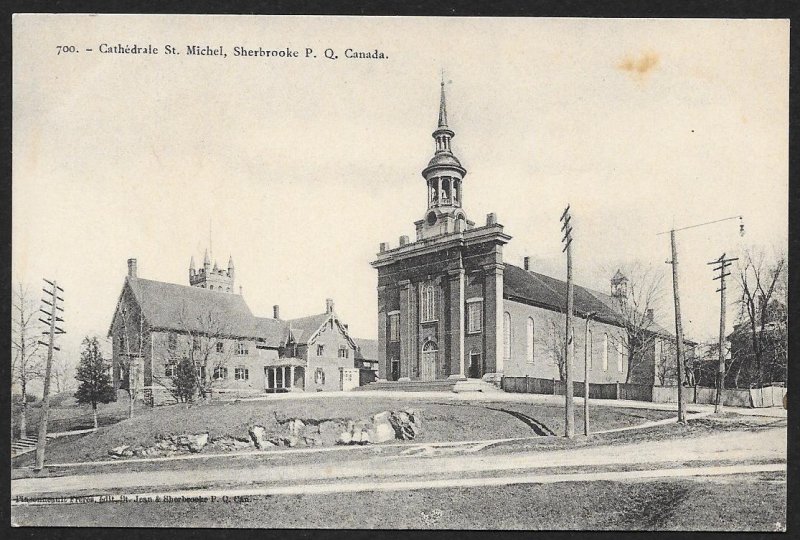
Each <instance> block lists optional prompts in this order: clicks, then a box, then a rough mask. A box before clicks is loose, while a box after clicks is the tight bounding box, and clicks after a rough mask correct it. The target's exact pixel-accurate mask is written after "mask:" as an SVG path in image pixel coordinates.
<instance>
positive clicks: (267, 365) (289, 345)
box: [108, 254, 360, 403]
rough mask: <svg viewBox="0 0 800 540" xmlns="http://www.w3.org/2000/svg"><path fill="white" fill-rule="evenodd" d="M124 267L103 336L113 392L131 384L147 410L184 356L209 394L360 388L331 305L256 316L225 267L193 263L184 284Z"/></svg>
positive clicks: (351, 350) (164, 393) (350, 346)
mask: <svg viewBox="0 0 800 540" xmlns="http://www.w3.org/2000/svg"><path fill="white" fill-rule="evenodd" d="M137 274H138V271H137V263H136V260H135V259H129V260H128V275H127V277H126V278H125V282H124V284H123V287H122V291H121V293H120V296H119V300H118V302H117V306H116V309H115V311H114V316H113V318H112V322H111V325H110V327H109V331H108V336H109V338H111V340H112V375H113V382H114V387H115V388H116V389H127V388H129V385H130V384H131V381H133V382H134V385H135V386H134V389H135V390H141V393H139V394H138V396H144V398H145V399H146V400H147V401H149V402H150V403H159V402H163V401H167V400H171V399H173V395H172V391H171V390H172V389H173V375H174V373H175V369H176V367H177V365H178V363H179V362H180V361H181V360H183V359H188V360H190V361H192V362H193V363H194V365H196V366H197V367H198V373H199V379H200V381H199V383H200V384H201V385H202V386H204V387H207V388H208V390H209V391H210V393H211V395H212V397H213V396H214V395H219V394H230V395H249V394H260V393H264V392H286V391H302V390H309V391H321V390H348V389H350V388H352V387H354V386H358V384H359V380H360V379H359V366H358V365H357V364H358V361H357V352H358V350H359V347H358V346H357V345H356V343H355V342H354V340H353V338H351V337H350V335H349V333H348V331H347V325H346V324H344V323H343V322H342V321H341V320H340V319H339V317H338V315H337V314H336V312H335V310H334V303H333V301H332V300H330V299H328V300H327V301H326V304H325V311H324V312H322V313H320V314H317V315H311V316H309V317H303V318H300V319H292V320H282V319H281V318H280V311H279V307H278V306H275V307H274V308H273V309H274V311H273V317H272V318H267V317H257V316H255V315H253V313H252V312H251V311H250V308H249V307H248V306H247V304H246V302H245V301H244V298H243V297H242V296H241V295H240V294H235V293H234V292H233V291H234V290H235V289H234V270H233V260H230V261H229V263H228V269H227V270H219V268H217V265H216V264H215V265H214V266H213V267H212V266H211V264H210V261H209V259H208V255H207V254H206V258H205V261H204V265H203V268H202V269H201V270H200V271H196V270H195V268H194V260H192V263H191V264H190V270H189V281H190V286H185V285H177V284H174V283H165V282H161V281H154V280H149V279H143V278H140V277H138V275H137Z"/></svg>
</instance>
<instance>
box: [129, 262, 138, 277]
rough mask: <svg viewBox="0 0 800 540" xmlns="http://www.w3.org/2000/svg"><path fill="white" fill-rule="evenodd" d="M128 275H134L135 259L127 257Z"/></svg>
mask: <svg viewBox="0 0 800 540" xmlns="http://www.w3.org/2000/svg"><path fill="white" fill-rule="evenodd" d="M128 277H137V276H136V259H128Z"/></svg>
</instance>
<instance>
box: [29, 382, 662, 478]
mask: <svg viewBox="0 0 800 540" xmlns="http://www.w3.org/2000/svg"><path fill="white" fill-rule="evenodd" d="M408 407H413V408H415V409H417V410H418V411H421V413H422V419H423V424H422V425H423V430H424V431H423V434H422V436H421V438H420V439H418V440H421V441H424V442H442V441H463V440H477V439H498V438H511V437H531V436H534V435H536V434H537V433H536V432H537V431H540V432H541V430H542V429H547V430H549V431H552V432H554V433H556V434H562V433H563V429H564V427H563V422H564V412H563V408H562V407H559V406H553V405H544V404H535V403H509V402H502V403H501V402H497V403H494V402H484V401H481V402H463V401H459V402H454V401H450V400H447V399H441V400H437V399H421V400H416V401H413V402H410V401H407V400H393V399H391V398H384V397H375V396H366V397H365V396H363V395H354V396H336V397H331V398H330V399H290V400H286V399H283V400H274V401H270V400H265V401H250V402H212V403H209V404H196V405H191V406H187V405H171V406H166V407H157V408H155V409H142V410H139V411H137V413H136V415H135V417H134V418H132V419H130V420H123V421H121V422H119V423H116V424H113V425H109V426H106V427H103V428H101V429H100V430H98V431H97V432H96V433H91V434H88V435H85V436H80V437H71V438H69V439H64V440H54V441H52V442H51V443H49V444H48V450H47V452H48V453H47V461H48V462H49V463H64V462H75V461H88V460H97V459H110V458H109V456H108V449H109V448H113V447H115V446H120V445H123V444H127V445H136V444H144V445H149V444H153V442H154V441H155V438H156V436H157V435H159V434H182V433H200V432H206V431H207V432H209V433H210V435H211V436H212V437H215V436H222V435H231V436H241V437H246V436H247V428H248V426H249V425H253V424H261V425H264V426H265V427H267V428H268V429H269V428H270V427H271V426H274V425H275V424H276V415H277V417H279V418H281V419H288V418H301V419H314V420H317V421H319V420H324V419H342V418H353V419H360V418H364V419H366V418H369V417H370V416H372V415H374V414H376V413H378V412H381V411H385V410H398V409H403V408H408ZM673 415H674V413H672V412H669V411H653V410H646V409H622V408H614V407H597V408H596V409H595V412H593V413H592V425H593V429H595V430H600V429H610V428H616V427H623V426H630V425H635V424H640V423H643V422H646V421H649V420H659V419H662V418H669V417H671V416H673ZM581 422H582V412H581V411H576V426H578V429H579V426H580V425H581ZM532 425H533V426H535V428H534V427H532ZM31 460H32V457H31V456H21V457H20V458H19V459H18V460H17V461H16V462H15V466H26V465H29V464H30V463H29V462H30V461H31Z"/></svg>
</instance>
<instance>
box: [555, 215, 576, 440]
mask: <svg viewBox="0 0 800 540" xmlns="http://www.w3.org/2000/svg"><path fill="white" fill-rule="evenodd" d="M559 221H561V222H563V225H562V226H561V231H562V232H563V233H564V237H563V238H562V239H561V241H562V242H563V243H564V248H563V249H562V250H561V252H562V253H563V252H564V251H566V252H567V317H566V319H567V320H566V326H567V329H566V332H565V334H564V335H565V336H566V339H564V347H565V349H566V350H565V351H564V371H565V375H566V381H565V388H564V401H565V407H564V414H565V418H564V436H565V437H567V438H569V439H571V438H572V437H574V436H575V404H574V402H573V399H572V396H573V388H572V351H573V347H572V338H573V336H572V311H573V286H572V226H571V225H570V224H569V221H570V215H569V205H567V207H566V208H565V209H564V212H563V213H562V214H561V219H560V220H559Z"/></svg>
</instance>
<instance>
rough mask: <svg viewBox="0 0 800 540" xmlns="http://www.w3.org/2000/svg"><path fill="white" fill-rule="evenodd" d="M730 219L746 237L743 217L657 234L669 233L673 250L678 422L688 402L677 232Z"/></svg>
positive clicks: (668, 262)
mask: <svg viewBox="0 0 800 540" xmlns="http://www.w3.org/2000/svg"><path fill="white" fill-rule="evenodd" d="M730 219H738V220H739V235H740V236H744V218H743V217H742V216H731V217H726V218H722V219H715V220H714V221H706V222H705V223H697V224H696V225H689V226H687V227H681V228H679V229H675V228H674V227H673V228H672V229H670V230H669V231H664V232H660V233H658V234H657V236H658V235H661V234H666V233H669V239H670V246H671V248H672V260H669V261H666V262H667V264H671V265H672V292H673V295H674V297H675V345H676V347H675V348H676V349H677V357H678V422H680V423H682V424H685V423H686V401H685V396H684V394H683V377H684V374H683V372H684V368H685V366H684V361H685V355H684V347H683V323H682V321H681V296H680V291H679V288H678V247H677V245H676V243H675V232H676V231H683V230H686V229H696V228H697V227H705V226H706V225H711V224H714V223H720V222H722V221H728V220H730Z"/></svg>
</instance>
